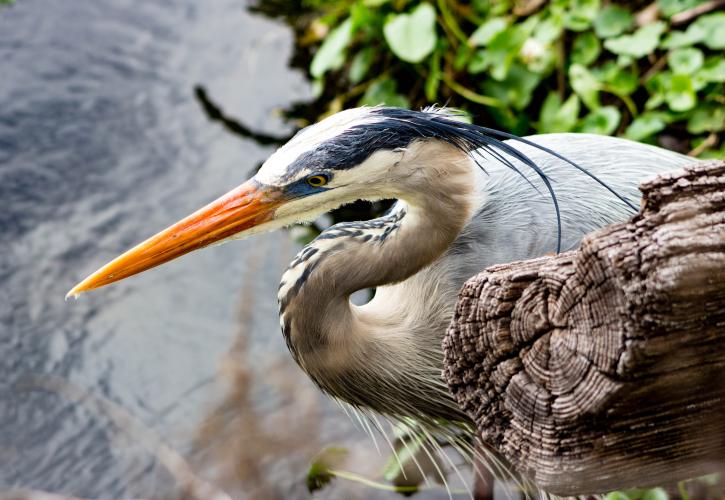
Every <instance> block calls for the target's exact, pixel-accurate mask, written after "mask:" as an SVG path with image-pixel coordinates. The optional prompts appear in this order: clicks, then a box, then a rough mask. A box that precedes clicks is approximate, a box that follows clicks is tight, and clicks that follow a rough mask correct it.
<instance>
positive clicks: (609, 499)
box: [604, 491, 630, 500]
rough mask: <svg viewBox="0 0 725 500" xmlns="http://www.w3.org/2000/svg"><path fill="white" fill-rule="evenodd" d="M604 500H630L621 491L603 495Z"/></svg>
mask: <svg viewBox="0 0 725 500" xmlns="http://www.w3.org/2000/svg"><path fill="white" fill-rule="evenodd" d="M604 500H630V498H629V497H628V496H627V494H626V493H625V492H623V491H613V492H611V493H607V494H606V495H604Z"/></svg>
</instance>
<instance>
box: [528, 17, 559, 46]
mask: <svg viewBox="0 0 725 500" xmlns="http://www.w3.org/2000/svg"><path fill="white" fill-rule="evenodd" d="M563 29H564V24H563V21H562V19H561V16H549V17H547V18H546V19H544V20H543V21H541V22H540V23H539V25H538V26H536V30H535V31H534V38H536V39H537V40H538V41H540V42H541V43H545V44H551V43H553V42H555V41H556V40H557V39H558V38H559V37H560V36H561V32H562V31H563Z"/></svg>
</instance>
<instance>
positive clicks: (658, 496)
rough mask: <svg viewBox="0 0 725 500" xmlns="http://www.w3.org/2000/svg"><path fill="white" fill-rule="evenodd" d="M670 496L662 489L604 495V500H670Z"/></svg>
mask: <svg viewBox="0 0 725 500" xmlns="http://www.w3.org/2000/svg"><path fill="white" fill-rule="evenodd" d="M668 499H669V495H667V492H666V491H665V490H663V489H662V488H651V489H648V490H626V491H613V492H612V493H607V494H606V495H604V500H668Z"/></svg>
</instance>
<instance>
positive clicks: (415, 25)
mask: <svg viewBox="0 0 725 500" xmlns="http://www.w3.org/2000/svg"><path fill="white" fill-rule="evenodd" d="M435 22H436V12H435V9H434V8H433V6H432V5H431V4H429V3H422V4H420V5H418V6H417V7H416V8H415V9H413V10H412V12H411V13H410V14H398V15H395V16H392V17H391V18H390V19H389V20H388V21H387V22H386V23H385V26H383V34H384V35H385V41H386V42H388V45H389V46H390V48H391V50H392V51H393V52H394V53H395V55H396V56H398V57H399V58H400V59H402V60H403V61H407V62H410V63H418V62H420V61H422V60H423V59H425V58H426V57H427V56H428V55H430V53H431V52H433V49H434V48H435V45H436V41H437V40H438V35H437V34H436V29H435V28H436V26H435Z"/></svg>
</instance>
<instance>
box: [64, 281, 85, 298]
mask: <svg viewBox="0 0 725 500" xmlns="http://www.w3.org/2000/svg"><path fill="white" fill-rule="evenodd" d="M85 291H86V289H85V288H84V287H83V282H82V281H81V282H80V283H78V284H77V285H76V286H74V287H73V288H71V289H70V290H68V293H66V294H65V300H66V301H67V300H68V299H70V298H73V299H76V300H77V299H78V297H79V296H80V294H81V293H83V292H85Z"/></svg>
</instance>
